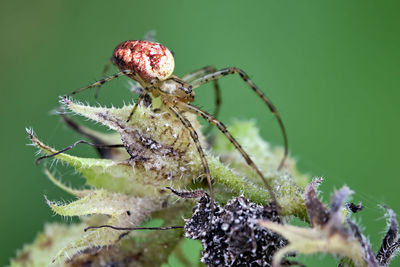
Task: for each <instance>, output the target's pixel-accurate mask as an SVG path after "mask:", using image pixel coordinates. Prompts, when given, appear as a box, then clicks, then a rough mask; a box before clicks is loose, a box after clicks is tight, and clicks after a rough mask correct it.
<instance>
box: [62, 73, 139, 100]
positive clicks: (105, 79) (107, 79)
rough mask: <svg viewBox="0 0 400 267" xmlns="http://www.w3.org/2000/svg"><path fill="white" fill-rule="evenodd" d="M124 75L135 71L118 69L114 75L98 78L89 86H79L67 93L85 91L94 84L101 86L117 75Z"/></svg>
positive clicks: (94, 85)
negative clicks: (79, 87)
mask: <svg viewBox="0 0 400 267" xmlns="http://www.w3.org/2000/svg"><path fill="white" fill-rule="evenodd" d="M124 75H135V72H134V71H132V70H123V71H120V72H118V73H116V74H114V75H112V76H109V77H107V78H104V79H101V80H99V81H97V82H95V83H92V84H91V85H89V86H86V87H83V88H81V89H78V90H75V91H73V92H72V93H70V94H68V96H72V95H75V94H77V93H80V92H82V91H85V90H87V89H90V88H93V87H96V86H101V85H103V84H105V83H106V82H109V81H112V80H114V79H116V78H118V77H121V76H124Z"/></svg>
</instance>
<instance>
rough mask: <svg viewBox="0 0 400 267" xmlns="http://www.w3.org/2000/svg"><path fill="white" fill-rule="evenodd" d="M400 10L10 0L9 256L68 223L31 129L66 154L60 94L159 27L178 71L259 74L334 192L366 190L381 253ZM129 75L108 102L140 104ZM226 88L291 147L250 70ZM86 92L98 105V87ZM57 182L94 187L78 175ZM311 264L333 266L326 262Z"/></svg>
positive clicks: (5, 104) (6, 83)
mask: <svg viewBox="0 0 400 267" xmlns="http://www.w3.org/2000/svg"><path fill="white" fill-rule="evenodd" d="M399 8H400V4H399V2H398V1H370V0H363V1H320V0H315V1H240V2H239V1H226V0H224V1H222V0H220V1H126V0H124V1H112V3H111V1H110V3H109V2H108V1H76V0H70V1H60V0H36V1H28V0H25V1H24V0H22V1H1V3H0V15H1V16H0V20H1V24H0V25H1V26H0V31H1V37H2V38H1V39H2V41H1V43H0V47H1V49H0V57H1V71H0V78H1V88H2V89H1V98H2V104H1V105H0V110H1V112H0V114H1V123H2V124H1V125H2V127H1V128H2V130H1V148H2V152H1V161H0V162H1V170H2V175H1V194H0V205H1V218H2V219H1V220H0V227H1V228H0V229H1V234H0V235H1V245H0V246H1V249H0V264H1V265H4V264H6V263H7V262H8V259H9V258H10V257H12V256H14V255H15V251H16V249H18V248H21V247H22V246H23V244H24V243H28V242H31V241H32V240H33V239H34V237H35V235H36V233H37V232H38V231H40V230H41V229H42V227H43V224H44V223H45V222H49V221H60V220H63V221H70V220H69V219H61V218H59V217H56V216H53V214H52V212H51V211H50V209H49V208H48V207H47V205H46V204H45V201H44V197H43V195H47V196H48V197H49V198H50V199H55V200H62V199H65V200H70V199H71V197H70V196H68V195H67V194H65V193H63V192H61V191H60V190H59V189H57V188H56V187H55V186H54V185H53V184H51V183H50V182H49V181H48V180H47V179H46V178H45V176H44V175H43V173H42V166H36V165H35V164H34V159H35V152H36V150H35V149H34V148H33V147H30V146H27V145H26V144H28V143H29V141H28V138H27V135H26V133H25V130H24V128H25V127H27V126H29V127H33V129H34V130H35V131H36V133H37V134H38V136H39V137H40V138H41V139H42V140H44V141H45V142H46V143H48V144H50V145H53V146H55V147H57V148H62V147H64V146H66V145H69V144H71V143H72V142H73V141H75V140H77V139H78V136H77V135H75V134H73V133H72V132H71V131H70V130H67V129H66V127H65V126H63V124H62V123H61V122H60V120H59V118H58V117H57V116H55V115H51V114H50V112H51V111H52V110H53V109H55V108H56V107H57V106H58V102H57V101H58V98H57V97H58V96H60V95H63V94H65V93H68V92H71V91H72V90H75V89H77V88H80V87H82V86H85V85H87V84H88V83H90V82H93V81H95V80H96V79H97V78H98V77H99V76H100V73H101V70H102V68H103V66H104V64H105V62H106V60H107V59H108V58H109V57H110V56H111V53H112V51H113V49H114V47H115V46H116V45H117V44H118V43H120V42H121V41H124V40H127V39H141V38H143V36H144V34H145V33H146V32H147V31H149V30H156V31H157V35H156V38H157V40H158V41H159V42H161V43H163V44H164V45H166V46H167V47H169V48H170V49H171V50H172V51H173V52H174V53H175V62H176V74H178V75H183V74H185V73H187V72H189V71H192V70H194V69H197V68H200V67H203V66H206V65H210V64H212V65H215V66H216V67H217V68H223V67H227V66H237V67H240V68H242V69H244V70H245V71H246V72H248V74H249V75H250V76H251V78H253V80H254V81H255V82H256V84H257V85H259V87H260V88H261V89H262V90H263V91H264V92H266V93H267V95H268V96H269V97H270V98H271V99H272V100H273V102H274V104H275V105H276V106H277V108H278V110H279V111H280V113H281V115H282V118H283V120H284V123H285V125H286V127H287V131H288V135H289V143H290V154H291V155H292V156H293V157H295V158H296V159H298V165H299V168H300V170H301V171H303V172H307V173H310V174H311V175H312V176H323V177H324V178H325V183H324V184H323V185H322V187H321V189H322V191H323V195H324V200H325V201H327V200H328V199H329V196H330V194H331V192H332V191H333V190H334V189H335V188H336V189H337V188H339V187H341V186H342V185H344V184H347V185H348V186H350V187H351V188H352V189H353V190H355V191H356V194H355V195H354V197H353V201H355V202H358V201H362V202H363V204H364V205H365V210H364V211H363V212H362V213H361V214H359V215H357V218H358V219H357V220H358V221H359V222H360V223H361V225H363V226H365V234H366V235H367V236H368V237H369V238H370V239H371V241H372V242H373V244H374V250H375V251H376V250H377V249H378V248H377V246H378V245H379V243H380V240H381V237H382V234H383V233H384V228H385V227H386V222H385V219H384V215H383V214H384V213H383V210H382V209H380V208H379V207H378V205H379V204H382V203H386V204H388V205H389V206H391V207H392V208H393V209H394V210H395V211H396V212H397V213H398V214H400V201H399V186H400V176H399V173H398V166H399V162H398V158H399V157H398V155H399V150H400V141H399V139H398V138H399V136H400V126H399V118H398V116H399V115H400V106H399V103H398V102H399V100H400V98H399V97H400V92H399V85H400V79H399V77H400V75H399V72H400V16H399V14H400V13H399V11H400V10H399ZM127 81H128V79H126V78H122V79H120V80H118V81H114V82H112V83H110V84H108V85H105V86H104V87H103V88H102V91H101V95H100V98H99V99H98V102H100V103H102V104H107V105H109V104H111V103H112V104H114V105H116V106H118V105H122V104H123V102H124V101H125V102H129V101H131V99H132V96H131V94H130V93H129V91H128V90H127V87H128V86H127V85H128V82H127ZM221 86H222V90H223V93H222V96H223V105H222V113H221V116H220V118H221V119H222V121H224V122H229V121H232V119H233V118H239V119H248V118H255V119H256V120H257V122H258V125H259V127H260V128H261V132H262V135H263V136H264V137H265V138H266V139H267V140H270V141H271V142H272V143H273V144H276V145H281V143H282V137H281V134H280V131H279V128H278V126H277V123H276V121H275V119H274V117H273V116H272V115H271V114H269V112H268V111H267V109H266V107H265V106H264V105H263V104H262V102H261V101H260V100H259V99H257V97H256V96H255V95H254V94H253V93H252V91H251V90H249V89H248V88H247V87H246V85H245V84H244V83H243V82H242V81H241V80H240V79H239V78H238V77H225V78H224V79H223V80H221ZM77 98H79V99H81V100H87V101H89V102H90V103H96V101H95V100H94V97H93V92H87V93H82V94H80V95H78V96H77ZM196 103H197V104H198V105H199V106H201V107H204V108H206V109H208V110H210V111H211V110H212V106H213V104H212V103H213V93H212V89H211V87H210V86H205V87H204V88H202V89H199V90H197V99H196ZM73 153H75V154H79V155H92V156H94V155H95V153H94V152H92V151H91V150H90V149H87V148H79V149H76V150H75V151H74V152H73ZM56 168H57V169H59V170H61V169H62V168H61V167H60V166H57V167H56ZM58 177H61V178H63V180H64V181H71V184H79V183H82V180H81V179H80V178H79V177H76V175H74V173H73V171H72V170H70V169H67V171H65V172H64V171H63V172H61V171H60V172H59V173H58ZM398 218H399V216H398ZM301 259H302V260H303V261H304V262H305V263H307V264H309V266H320V265H321V261H323V262H326V263H329V264H328V265H329V266H331V265H332V266H334V261H333V260H332V259H331V258H330V257H326V256H325V257H322V256H319V255H318V256H313V257H302V258H301ZM396 263H397V264H398V265H400V260H399V259H397V260H396V261H395V262H394V263H393V265H392V266H396Z"/></svg>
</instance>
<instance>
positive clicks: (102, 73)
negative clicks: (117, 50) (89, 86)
mask: <svg viewBox="0 0 400 267" xmlns="http://www.w3.org/2000/svg"><path fill="white" fill-rule="evenodd" d="M111 64H112V60H111V58H109V59H108V60H107V63H106V65H105V66H104V68H103V71H102V72H101V76H100V80H102V79H104V77H106V74H107V71H108V70H109V69H110V66H111ZM100 87H101V85H99V86H97V87H96V92H95V93H94V98H98V97H99V92H100Z"/></svg>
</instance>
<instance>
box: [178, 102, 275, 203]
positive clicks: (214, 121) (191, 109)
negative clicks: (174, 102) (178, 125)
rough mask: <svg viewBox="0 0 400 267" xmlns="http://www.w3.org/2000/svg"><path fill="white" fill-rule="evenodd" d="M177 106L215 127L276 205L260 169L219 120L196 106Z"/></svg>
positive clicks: (184, 104) (183, 104)
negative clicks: (263, 185) (261, 182)
mask: <svg viewBox="0 0 400 267" xmlns="http://www.w3.org/2000/svg"><path fill="white" fill-rule="evenodd" d="M179 105H181V107H182V109H184V110H187V111H189V112H192V113H194V114H196V115H200V116H201V117H203V118H204V119H205V120H206V121H208V122H209V123H211V124H213V125H215V126H217V127H218V129H219V130H220V131H221V132H222V133H223V134H224V135H225V136H226V138H228V139H229V141H230V142H231V143H232V144H233V145H234V146H235V147H236V149H237V150H238V151H239V152H240V154H242V156H243V158H244V159H245V161H246V162H247V164H248V165H249V166H250V167H251V168H252V169H253V170H254V171H255V172H256V173H257V174H258V176H260V177H261V179H262V181H263V182H264V184H265V186H266V188H267V190H268V193H269V194H270V197H271V198H272V201H273V202H275V203H277V204H278V202H277V200H276V197H275V193H274V191H273V190H272V187H271V185H270V184H269V183H268V182H267V180H266V179H265V177H264V175H263V174H262V172H261V171H260V169H259V168H258V167H257V165H256V164H255V163H254V162H253V160H252V159H251V158H250V156H249V154H247V152H246V151H245V150H244V149H243V148H242V146H241V145H240V144H239V143H238V142H237V141H236V139H235V138H234V137H233V136H232V135H231V133H230V132H229V131H228V129H227V128H226V126H225V125H224V124H223V123H222V122H220V121H219V120H217V119H216V118H214V117H213V116H211V115H210V114H209V113H207V112H206V111H204V110H202V109H200V108H198V107H196V106H193V105H191V104H186V103H182V102H181V103H179Z"/></svg>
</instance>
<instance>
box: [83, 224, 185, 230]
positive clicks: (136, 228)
mask: <svg viewBox="0 0 400 267" xmlns="http://www.w3.org/2000/svg"><path fill="white" fill-rule="evenodd" d="M99 228H111V229H114V230H118V231H136V230H172V229H183V226H165V227H118V226H112V225H108V224H104V225H98V226H89V227H86V228H85V229H84V231H85V232H86V231H87V230H90V229H99Z"/></svg>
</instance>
